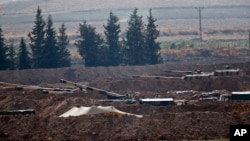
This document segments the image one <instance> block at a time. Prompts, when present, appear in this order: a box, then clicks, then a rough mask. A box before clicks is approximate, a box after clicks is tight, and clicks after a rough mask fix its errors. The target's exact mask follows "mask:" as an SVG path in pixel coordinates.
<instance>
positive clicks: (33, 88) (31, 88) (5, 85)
mask: <svg viewBox="0 0 250 141" xmlns="http://www.w3.org/2000/svg"><path fill="white" fill-rule="evenodd" d="M0 86H1V87H2V88H3V89H5V90H21V91H42V92H43V93H48V94H68V93H73V92H74V91H75V90H76V89H61V88H44V87H40V86H35V85H20V84H13V83H6V82H0Z"/></svg>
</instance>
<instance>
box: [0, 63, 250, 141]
mask: <svg viewBox="0 0 250 141" xmlns="http://www.w3.org/2000/svg"><path fill="white" fill-rule="evenodd" d="M225 65H230V66H232V68H239V69H240V70H243V72H242V73H240V75H239V76H221V77H216V78H210V79H202V80H179V79H152V78H136V79H135V78H132V75H164V76H169V75H173V74H169V73H166V72H164V71H165V70H170V69H174V70H195V69H200V70H203V71H207V72H209V71H214V70H215V69H223V66H225ZM249 71H250V62H240V63H217V64H216V63H210V64H205V63H201V64H173V63H165V64H160V65H152V66H151V65H148V66H132V67H129V66H120V67H95V68H94V67H93V68H92V67H90V68H86V67H71V68H62V69H37V70H35V69H32V70H18V71H17V70H16V71H1V72H0V81H2V82H9V83H18V84H25V85H39V86H42V87H69V86H66V85H64V84H60V83H59V80H60V79H66V80H70V81H74V82H79V83H82V84H87V85H90V86H93V87H97V88H101V89H105V90H109V91H114V92H117V93H121V94H126V93H129V94H132V95H134V96H135V98H136V99H137V100H138V98H139V97H151V98H152V97H155V95H160V96H161V97H172V98H174V99H186V100H188V103H187V105H182V106H177V105H172V106H152V105H144V104H143V105H141V104H139V103H138V102H137V103H136V104H125V103H123V102H117V101H116V102H103V101H99V100H103V99H106V97H105V96H103V95H100V94H97V93H92V92H83V91H75V92H74V93H73V94H45V93H43V92H41V91H20V90H11V91H10V90H5V89H0V110H19V109H35V110H36V114H35V115H25V116H22V115H15V116H14V115H12V116H0V140H43V141H44V140H55V141H56V140H82V141H88V140H94V141H96V140H107V141H109V140H114V141H117V140H150V141H152V140H184V139H186V140H208V139H210V140H216V139H223V140H229V129H230V128H229V127H230V125H236V124H250V101H227V102H222V101H207V102H200V101H197V100H191V98H192V96H194V95H195V94H199V93H201V92H210V91H213V90H227V91H229V92H231V91H249V90H250V73H249ZM185 90H193V93H191V92H190V93H175V92H174V91H185ZM100 105H101V106H114V107H115V108H117V109H119V110H121V111H124V112H129V113H133V114H139V115H143V118H137V117H135V116H128V115H118V114H114V113H110V114H97V115H84V116H79V117H68V118H62V117H58V116H59V115H61V114H63V113H65V112H66V111H68V110H69V109H71V108H72V107H73V106H100Z"/></svg>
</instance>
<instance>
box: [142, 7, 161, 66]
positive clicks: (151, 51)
mask: <svg viewBox="0 0 250 141" xmlns="http://www.w3.org/2000/svg"><path fill="white" fill-rule="evenodd" d="M147 19H148V24H147V29H146V39H145V43H146V44H145V47H146V49H145V50H146V54H145V55H146V59H147V63H149V64H157V63H161V62H162V58H161V55H160V43H159V42H157V41H156V39H157V38H158V37H159V33H160V31H159V30H157V25H156V24H155V22H156V21H157V20H156V19H155V18H154V17H153V15H152V9H151V8H150V10H149V16H148V17H147Z"/></svg>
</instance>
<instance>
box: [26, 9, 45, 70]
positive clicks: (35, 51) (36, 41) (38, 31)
mask: <svg viewBox="0 0 250 141" xmlns="http://www.w3.org/2000/svg"><path fill="white" fill-rule="evenodd" d="M34 23H35V26H34V27H33V29H32V32H30V33H29V34H28V37H29V38H30V47H31V50H32V57H33V58H32V61H33V64H34V68H41V67H42V66H43V62H42V58H43V52H44V51H43V47H44V35H45V31H44V28H45V21H44V20H43V17H42V10H41V9H40V7H38V8H37V13H36V20H35V22H34Z"/></svg>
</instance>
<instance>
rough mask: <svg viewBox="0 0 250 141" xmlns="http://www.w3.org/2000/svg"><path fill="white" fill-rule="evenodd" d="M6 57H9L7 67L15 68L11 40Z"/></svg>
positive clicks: (14, 53) (14, 56)
mask: <svg viewBox="0 0 250 141" xmlns="http://www.w3.org/2000/svg"><path fill="white" fill-rule="evenodd" d="M8 59H9V69H10V70H14V69H16V52H15V50H14V43H13V41H12V42H11V43H10V46H9V51H8Z"/></svg>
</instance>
